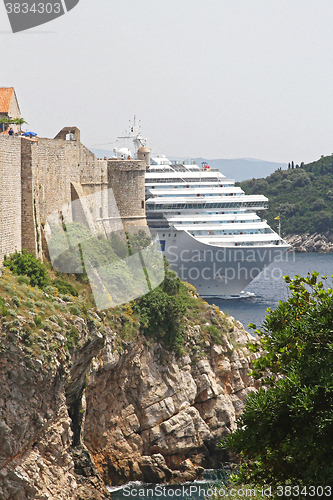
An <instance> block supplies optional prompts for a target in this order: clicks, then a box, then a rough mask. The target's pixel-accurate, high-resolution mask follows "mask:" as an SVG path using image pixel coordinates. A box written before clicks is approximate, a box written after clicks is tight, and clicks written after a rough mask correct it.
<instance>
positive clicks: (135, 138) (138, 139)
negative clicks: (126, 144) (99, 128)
mask: <svg viewBox="0 0 333 500" xmlns="http://www.w3.org/2000/svg"><path fill="white" fill-rule="evenodd" d="M140 121H141V120H139V124H140ZM139 124H137V122H136V116H135V115H134V119H133V123H132V124H131V121H130V131H129V133H128V134H126V131H125V135H122V136H119V137H118V139H130V140H132V142H133V144H134V147H135V157H137V153H138V150H139V149H140V148H142V147H143V146H146V144H147V140H146V139H144V138H143V137H142V135H141V130H140V125H139Z"/></svg>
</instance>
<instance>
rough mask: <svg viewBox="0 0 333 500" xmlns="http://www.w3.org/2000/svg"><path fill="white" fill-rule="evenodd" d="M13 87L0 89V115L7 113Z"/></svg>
mask: <svg viewBox="0 0 333 500" xmlns="http://www.w3.org/2000/svg"><path fill="white" fill-rule="evenodd" d="M13 93H14V87H0V113H8V111H9V106H10V101H11V100H12V96H13Z"/></svg>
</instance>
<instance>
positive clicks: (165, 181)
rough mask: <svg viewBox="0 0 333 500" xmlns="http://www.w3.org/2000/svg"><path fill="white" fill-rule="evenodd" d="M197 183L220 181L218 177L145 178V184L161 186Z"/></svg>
mask: <svg viewBox="0 0 333 500" xmlns="http://www.w3.org/2000/svg"><path fill="white" fill-rule="evenodd" d="M198 181H200V183H203V182H221V180H220V179H219V178H218V177H205V178H203V179H200V178H198V177H189V178H187V179H182V178H181V177H179V178H175V177H171V178H168V179H166V178H165V177H164V178H163V179H152V178H151V177H150V178H149V177H146V182H147V183H148V184H162V183H163V184H176V183H181V184H183V183H184V184H186V183H187V182H189V183H191V182H198ZM230 184H233V182H230ZM230 184H229V185H230Z"/></svg>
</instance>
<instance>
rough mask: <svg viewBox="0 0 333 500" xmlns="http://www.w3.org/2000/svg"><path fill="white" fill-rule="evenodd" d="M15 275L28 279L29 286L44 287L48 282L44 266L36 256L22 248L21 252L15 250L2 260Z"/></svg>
mask: <svg viewBox="0 0 333 500" xmlns="http://www.w3.org/2000/svg"><path fill="white" fill-rule="evenodd" d="M3 265H4V266H5V267H8V268H9V269H10V270H11V271H12V272H13V274H15V275H24V276H27V277H28V278H29V279H30V285H31V286H38V287H39V288H44V287H45V286H47V285H48V284H49V282H50V280H49V278H48V275H47V270H46V267H45V266H43V264H42V263H41V262H40V261H39V260H38V259H36V257H35V256H34V255H32V254H30V253H28V252H27V251H26V250H24V249H23V251H22V253H20V252H15V253H14V254H12V255H10V256H9V257H8V258H7V257H5V260H4V262H3Z"/></svg>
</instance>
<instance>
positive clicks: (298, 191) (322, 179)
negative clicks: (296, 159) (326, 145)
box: [238, 156, 333, 234]
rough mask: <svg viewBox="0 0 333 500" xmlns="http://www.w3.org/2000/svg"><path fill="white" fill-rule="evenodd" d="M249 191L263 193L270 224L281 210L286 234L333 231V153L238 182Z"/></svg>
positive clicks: (273, 224)
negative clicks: (266, 200)
mask: <svg viewBox="0 0 333 500" xmlns="http://www.w3.org/2000/svg"><path fill="white" fill-rule="evenodd" d="M238 185H240V186H241V187H242V189H243V190H244V191H245V193H246V194H264V195H265V196H267V197H268V198H269V209H268V210H266V211H265V212H264V213H262V214H261V215H262V216H263V217H264V218H265V219H267V222H268V223H269V225H271V226H272V227H273V228H276V227H277V221H276V220H274V217H276V216H277V215H278V214H279V213H280V214H281V223H282V233H283V234H304V233H310V234H314V233H325V232H326V231H333V157H332V156H327V157H322V158H320V160H318V161H315V162H313V163H309V164H308V165H303V164H302V165H301V167H298V166H297V168H296V167H295V168H294V169H293V168H288V169H287V170H276V171H275V172H274V173H273V174H271V175H269V176H268V177H266V178H265V179H251V180H247V181H243V182H241V183H239V184H238Z"/></svg>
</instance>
